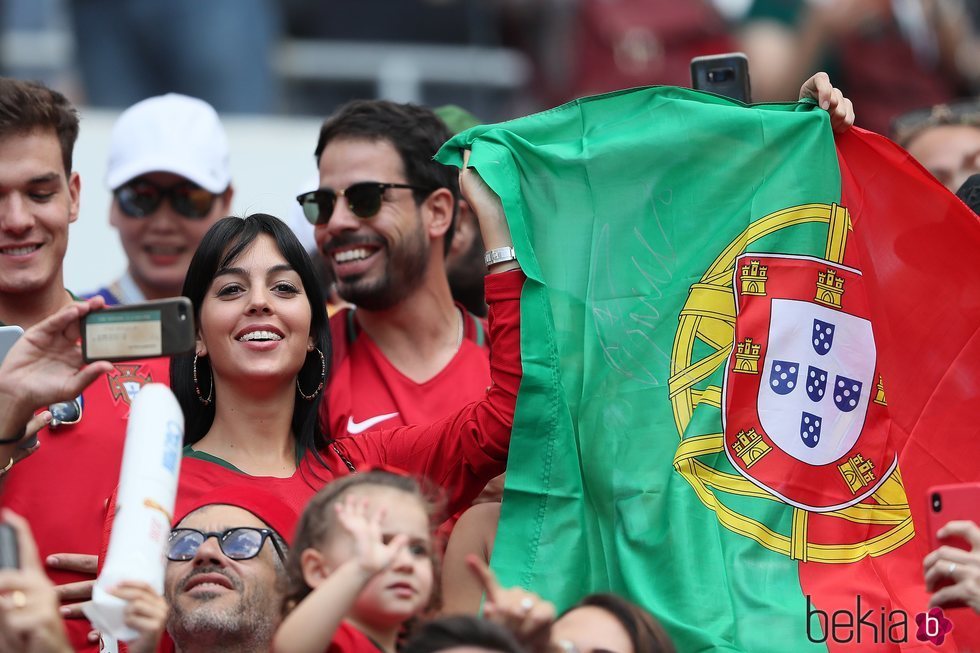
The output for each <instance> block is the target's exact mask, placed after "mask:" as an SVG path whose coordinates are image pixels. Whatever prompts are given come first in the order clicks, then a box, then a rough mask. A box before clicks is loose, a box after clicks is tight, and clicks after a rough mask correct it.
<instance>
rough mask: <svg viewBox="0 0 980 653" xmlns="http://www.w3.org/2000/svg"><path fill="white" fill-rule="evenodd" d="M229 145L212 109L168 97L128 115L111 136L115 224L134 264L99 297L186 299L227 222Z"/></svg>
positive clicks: (128, 300)
mask: <svg viewBox="0 0 980 653" xmlns="http://www.w3.org/2000/svg"><path fill="white" fill-rule="evenodd" d="M228 159H229V157H228V139H227V137H226V135H225V131H224V128H223V127H222V126H221V122H220V121H219V120H218V114H217V113H216V112H215V110H214V109H213V108H212V107H211V105H209V104H208V103H207V102H205V101H203V100H198V99H197V98H192V97H188V96H186V95H179V94H177V93H168V94H167V95H159V96H156V97H151V98H148V99H146V100H143V101H141V102H137V103H136V104H134V105H133V106H131V107H130V108H128V109H126V110H125V111H124V112H123V113H122V115H120V116H119V119H118V120H117V121H116V124H115V125H114V126H113V129H112V136H111V142H110V145H109V169H108V172H107V174H106V184H107V185H108V187H109V189H110V190H111V191H112V195H113V199H112V208H111V209H110V212H109V222H110V224H112V226H113V227H115V228H116V229H118V230H119V238H120V240H121V241H122V246H123V249H124V250H125V251H126V257H127V258H128V259H129V265H128V267H127V269H126V272H125V274H123V276H122V277H120V278H119V279H117V280H116V281H115V282H113V283H112V284H110V285H109V286H107V287H105V288H102V289H100V290H99V291H97V292H96V293H94V294H97V295H102V296H103V297H104V298H105V300H106V303H107V304H132V303H135V302H141V301H145V300H147V299H160V298H164V297H174V296H177V295H179V294H180V289H181V286H182V285H183V283H184V276H185V275H186V274H187V267H188V265H190V261H191V257H192V256H193V255H194V250H196V249H197V246H198V243H200V242H201V238H203V237H204V234H205V232H207V230H208V229H209V228H210V227H211V225H212V224H214V222H215V221H216V220H218V219H219V218H221V217H224V216H226V215H228V212H229V209H230V208H231V198H232V193H233V189H232V186H231V170H230V167H229V163H228Z"/></svg>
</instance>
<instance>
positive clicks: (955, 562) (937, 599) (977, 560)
mask: <svg viewBox="0 0 980 653" xmlns="http://www.w3.org/2000/svg"><path fill="white" fill-rule="evenodd" d="M937 536H938V537H939V538H940V539H942V538H947V537H959V538H962V539H964V540H966V541H967V542H968V543H969V544H970V547H971V550H970V551H964V550H963V549H960V548H957V547H954V546H941V547H939V548H938V549H936V550H935V551H933V552H932V553H930V554H929V555H927V556H926V558H925V560H924V561H923V566H924V567H925V578H926V589H927V590H929V591H930V592H935V593H934V594H933V595H932V598H931V599H930V600H929V606H930V607H935V606H939V607H941V608H953V607H960V606H964V605H966V606H969V607H971V608H973V611H974V612H977V613H980V527H978V526H977V525H976V524H975V523H973V522H972V521H951V522H949V523H948V524H946V525H945V526H943V527H942V528H941V529H939V532H938V533H937Z"/></svg>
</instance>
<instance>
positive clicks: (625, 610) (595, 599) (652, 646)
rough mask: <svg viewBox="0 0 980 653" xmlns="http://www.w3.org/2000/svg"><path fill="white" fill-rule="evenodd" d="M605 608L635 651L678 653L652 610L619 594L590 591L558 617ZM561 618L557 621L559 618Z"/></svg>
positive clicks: (642, 652) (639, 652) (636, 652)
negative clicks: (574, 612) (589, 609)
mask: <svg viewBox="0 0 980 653" xmlns="http://www.w3.org/2000/svg"><path fill="white" fill-rule="evenodd" d="M586 607H593V608H599V609H601V610H605V611H606V612H608V613H609V614H611V615H612V616H613V617H615V619H616V621H618V622H619V623H620V625H621V626H622V627H623V629H624V630H625V631H626V633H627V634H628V635H629V638H630V643H631V644H633V653H675V652H676V650H677V649H675V648H674V642H673V641H672V640H671V639H670V635H668V634H667V631H666V630H664V627H663V626H661V625H660V622H658V621H657V620H656V619H654V618H653V615H651V614H650V613H649V612H647V611H646V610H644V609H643V608H641V607H640V606H638V605H636V604H635V603H633V602H632V601H628V600H626V599H624V598H623V597H621V596H619V595H616V594H606V593H602V594H589V595H588V596H586V597H585V598H583V599H582V600H581V601H579V602H578V603H576V604H575V605H573V606H572V607H570V608H569V609H567V610H565V612H563V613H562V614H561V616H560V617H558V619H561V618H562V617H564V616H565V615H567V614H568V613H569V612H572V611H573V610H577V609H578V608H586ZM556 621H557V620H556Z"/></svg>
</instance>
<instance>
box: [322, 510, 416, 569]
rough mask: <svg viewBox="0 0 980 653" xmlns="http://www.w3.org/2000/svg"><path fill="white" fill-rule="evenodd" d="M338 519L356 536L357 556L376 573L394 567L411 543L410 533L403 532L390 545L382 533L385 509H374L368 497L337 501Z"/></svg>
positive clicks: (362, 564) (360, 563)
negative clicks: (409, 540) (409, 541)
mask: <svg viewBox="0 0 980 653" xmlns="http://www.w3.org/2000/svg"><path fill="white" fill-rule="evenodd" d="M336 510H337V520H338V521H339V522H340V524H341V526H343V527H344V528H345V529H346V530H347V532H348V533H350V534H351V536H352V537H353V538H354V556H355V559H356V560H357V563H358V565H359V566H360V568H361V569H362V570H363V571H364V572H365V573H367V574H370V575H372V576H373V575H374V574H377V573H379V572H381V571H384V570H385V569H387V568H388V567H390V566H391V565H392V564H393V563H394V561H395V558H397V557H398V554H399V553H401V551H402V549H404V548H405V546H406V545H407V544H408V536H407V535H404V534H401V535H396V536H395V537H393V538H391V541H389V542H388V543H387V544H386V543H385V542H384V537H383V535H382V533H381V521H382V519H384V516H385V512H386V510H385V508H384V507H381V508H378V509H377V510H373V511H372V510H371V502H370V501H369V500H368V499H367V498H366V497H358V496H353V495H352V496H348V497H346V498H345V499H343V500H342V501H338V502H337V504H336Z"/></svg>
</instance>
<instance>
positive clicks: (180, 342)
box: [82, 297, 196, 363]
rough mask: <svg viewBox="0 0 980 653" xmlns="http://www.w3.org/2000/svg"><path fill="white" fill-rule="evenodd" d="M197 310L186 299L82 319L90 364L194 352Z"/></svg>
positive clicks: (85, 353)
mask: <svg viewBox="0 0 980 653" xmlns="http://www.w3.org/2000/svg"><path fill="white" fill-rule="evenodd" d="M195 335H196V334H195V330H194V309H193V306H192V305H191V301H190V300H189V299H187V298H186V297H174V298H172V299H158V300H154V301H149V302H144V303H141V304H128V305H124V306H110V307H109V308H104V309H102V310H98V311H92V312H91V313H89V314H87V315H86V316H85V317H84V318H82V358H83V359H84V360H85V362H86V363H91V362H93V361H98V360H104V361H110V362H117V361H127V360H133V359H135V358H154V357H157V356H172V355H174V354H183V353H186V352H189V351H191V350H192V349H194V339H195Z"/></svg>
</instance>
